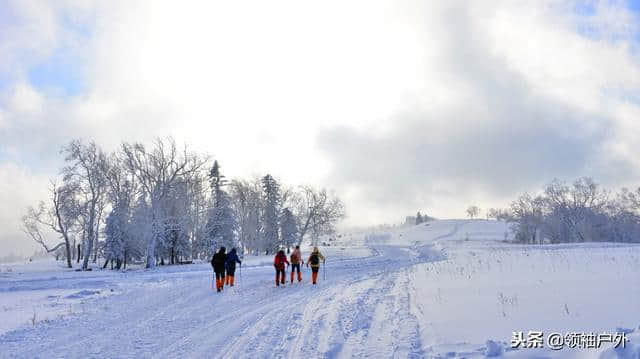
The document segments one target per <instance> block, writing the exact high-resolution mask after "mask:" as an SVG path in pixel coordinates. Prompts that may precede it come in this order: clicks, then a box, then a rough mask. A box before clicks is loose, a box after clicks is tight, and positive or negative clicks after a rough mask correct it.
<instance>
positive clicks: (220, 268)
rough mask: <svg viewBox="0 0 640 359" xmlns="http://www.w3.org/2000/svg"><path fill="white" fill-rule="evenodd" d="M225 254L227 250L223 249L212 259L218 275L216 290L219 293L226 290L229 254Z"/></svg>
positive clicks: (214, 269) (212, 264)
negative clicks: (225, 273)
mask: <svg viewBox="0 0 640 359" xmlns="http://www.w3.org/2000/svg"><path fill="white" fill-rule="evenodd" d="M225 252H226V248H224V247H221V248H220V250H219V251H218V253H216V254H214V255H213V258H211V266H212V267H213V271H214V272H215V273H216V290H217V291H218V292H221V291H222V289H224V272H225V267H224V264H225V262H226V261H227V254H226V253H225Z"/></svg>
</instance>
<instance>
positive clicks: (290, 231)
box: [280, 208, 298, 248]
mask: <svg viewBox="0 0 640 359" xmlns="http://www.w3.org/2000/svg"><path fill="white" fill-rule="evenodd" d="M280 223H281V224H280V226H281V229H280V233H281V235H282V243H283V244H284V245H285V246H286V247H287V248H291V247H292V246H293V245H295V243H296V241H297V239H298V223H297V221H296V217H295V216H294V215H293V213H292V212H291V211H290V210H289V208H285V209H283V210H282V219H281V222H280Z"/></svg>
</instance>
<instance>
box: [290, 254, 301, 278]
mask: <svg viewBox="0 0 640 359" xmlns="http://www.w3.org/2000/svg"><path fill="white" fill-rule="evenodd" d="M290 259H291V283H293V273H294V272H295V271H298V282H302V273H301V272H300V265H301V264H304V261H303V260H302V253H300V246H296V249H294V250H293V252H291V257H290Z"/></svg>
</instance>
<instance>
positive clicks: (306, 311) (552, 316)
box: [0, 220, 640, 358]
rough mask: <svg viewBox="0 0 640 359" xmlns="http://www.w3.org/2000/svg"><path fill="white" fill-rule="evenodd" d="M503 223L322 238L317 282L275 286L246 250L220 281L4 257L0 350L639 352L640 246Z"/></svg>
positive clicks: (136, 353) (203, 270) (205, 272)
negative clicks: (553, 344) (530, 340)
mask: <svg viewBox="0 0 640 359" xmlns="http://www.w3.org/2000/svg"><path fill="white" fill-rule="evenodd" d="M507 231H508V228H507V226H506V225H505V224H504V223H500V222H495V221H484V220H473V221H468V220H443V221H434V222H429V223H427V224H422V225H419V226H411V227H396V228H389V229H378V230H372V231H368V232H363V233H348V234H345V235H344V236H343V237H342V238H340V239H339V240H338V243H334V246H332V247H326V248H322V251H323V252H324V254H325V255H326V256H327V258H328V261H327V267H326V272H325V273H321V274H320V284H319V285H317V286H312V285H311V284H310V283H309V277H310V274H309V272H308V271H307V270H306V269H305V272H304V282H303V283H301V284H298V283H295V284H293V285H289V283H287V286H286V287H285V288H275V286H274V279H273V276H274V273H273V268H272V266H271V258H265V257H252V258H249V257H247V260H246V261H245V263H244V264H243V268H242V278H240V276H239V273H237V280H236V282H237V285H236V287H234V288H231V289H229V288H227V289H225V291H224V292H223V293H215V292H214V291H212V290H211V270H210V267H209V265H208V264H207V263H198V264H194V265H184V266H170V267H161V268H157V269H154V270H143V269H134V270H131V271H127V272H126V273H120V272H115V271H109V270H104V271H103V270H94V271H92V272H75V271H69V270H67V269H64V268H63V267H61V264H60V263H55V262H53V261H47V262H37V263H29V264H24V265H15V264H14V265H1V266H0V313H1V316H2V320H1V321H0V357H46V358H52V357H53V358H55V357H66V358H68V357H82V358H85V357H118V358H122V357H125V358H126V357H207V358H208V357H228V358H239V357H240V358H263V357H287V358H302V357H310V358H322V357H328V358H334V357H336V358H343V357H375V358H389V357H398V358H421V357H468V358H469V357H484V356H485V355H487V354H489V355H494V354H495V355H498V356H502V357H507V358H511V357H518V358H529V357H580V358H583V357H593V358H598V357H600V358H616V357H621V358H627V357H628V358H638V357H640V329H639V328H638V326H639V325H640V246H637V245H622V244H612V243H599V244H580V245H577V244H576V245H545V246H521V245H512V244H508V243H504V242H503V239H504V236H505V232H507ZM306 254H308V250H307V251H306ZM324 275H326V279H324V278H323V277H324ZM622 330H625V331H626V332H628V334H627V337H628V338H629V339H631V341H630V342H629V343H627V345H626V348H625V349H624V350H617V351H615V350H613V349H611V348H610V347H611V344H603V346H602V348H600V349H589V350H578V349H569V348H565V349H563V350H559V351H554V350H551V349H549V348H543V349H527V348H525V349H517V350H512V349H511V348H510V342H511V338H512V333H513V332H514V331H522V332H525V333H527V332H528V331H542V332H544V333H551V332H560V333H566V332H585V333H590V332H595V333H605V332H609V333H615V332H620V331H622ZM634 355H635V356H634Z"/></svg>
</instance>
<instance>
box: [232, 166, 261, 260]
mask: <svg viewBox="0 0 640 359" xmlns="http://www.w3.org/2000/svg"><path fill="white" fill-rule="evenodd" d="M261 186H262V184H261V180H260V178H254V179H253V180H251V181H248V180H241V179H235V180H233V181H231V183H230V193H231V203H232V207H233V210H234V212H235V216H236V219H237V223H238V228H237V231H238V241H239V242H240V245H241V246H242V247H243V251H248V252H250V253H258V252H261V251H262V250H263V247H264V246H263V243H262V238H263V237H262V209H263V208H264V206H263V197H262V188H261Z"/></svg>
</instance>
